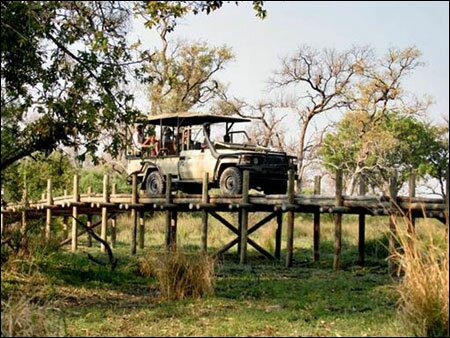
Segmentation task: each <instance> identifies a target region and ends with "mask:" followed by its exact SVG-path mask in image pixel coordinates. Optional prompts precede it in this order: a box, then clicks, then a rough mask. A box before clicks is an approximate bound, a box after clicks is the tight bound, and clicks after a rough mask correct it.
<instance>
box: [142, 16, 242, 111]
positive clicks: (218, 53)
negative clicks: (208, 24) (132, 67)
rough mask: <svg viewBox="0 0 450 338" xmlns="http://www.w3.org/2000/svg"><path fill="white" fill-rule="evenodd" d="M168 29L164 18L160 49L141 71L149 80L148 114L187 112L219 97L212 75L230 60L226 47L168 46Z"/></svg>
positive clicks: (231, 55) (219, 90)
mask: <svg viewBox="0 0 450 338" xmlns="http://www.w3.org/2000/svg"><path fill="white" fill-rule="evenodd" d="M169 27H170V21H169V20H167V19H166V20H164V21H162V22H161V23H160V24H159V25H158V28H157V29H158V32H159V36H160V38H161V42H162V47H161V50H159V51H158V52H155V53H154V55H153V57H152V60H151V62H149V63H148V64H147V65H146V68H145V71H146V73H147V74H148V75H149V76H150V77H151V78H152V79H153V80H152V82H151V83H150V85H149V99H150V103H151V110H150V111H151V114H152V115H156V114H162V113H175V112H179V111H188V110H190V109H191V108H192V107H193V106H195V105H197V104H205V103H207V102H208V101H210V100H211V99H213V98H215V97H217V96H219V95H220V94H221V92H222V90H223V85H222V84H220V83H219V82H218V81H217V80H215V79H214V78H213V77H214V74H215V73H216V72H218V71H219V70H221V69H223V67H224V65H225V64H226V63H227V62H229V61H230V60H232V59H233V58H234V56H233V54H232V52H231V50H230V48H228V47H226V46H223V47H209V46H208V44H207V43H206V42H197V43H189V42H186V41H179V42H177V43H172V44H171V43H169V41H168V40H167V33H168V32H169Z"/></svg>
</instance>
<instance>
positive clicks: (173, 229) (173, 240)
mask: <svg viewBox="0 0 450 338" xmlns="http://www.w3.org/2000/svg"><path fill="white" fill-rule="evenodd" d="M177 223H178V212H177V211H176V210H172V212H171V219H170V246H171V248H172V250H176V248H177Z"/></svg>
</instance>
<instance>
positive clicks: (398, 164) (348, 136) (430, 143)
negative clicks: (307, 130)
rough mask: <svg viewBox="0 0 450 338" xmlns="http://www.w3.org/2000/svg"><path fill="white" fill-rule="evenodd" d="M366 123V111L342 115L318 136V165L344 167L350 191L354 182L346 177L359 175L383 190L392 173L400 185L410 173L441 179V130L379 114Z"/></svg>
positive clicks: (444, 157)
mask: <svg viewBox="0 0 450 338" xmlns="http://www.w3.org/2000/svg"><path fill="white" fill-rule="evenodd" d="M375 116H377V115H375ZM371 121H372V120H371V117H370V115H369V114H368V113H367V112H363V111H358V112H348V113H347V114H346V115H345V116H344V118H343V119H342V120H341V121H340V122H339V123H338V124H337V126H336V130H335V131H334V132H330V133H327V134H326V135H325V137H324V141H323V144H322V147H321V150H320V155H321V156H322V157H323V160H324V164H325V166H326V167H327V168H328V169H330V170H332V171H334V170H335V168H337V167H342V168H344V171H345V173H346V174H347V177H348V178H349V181H350V183H349V185H350V187H349V188H350V189H353V186H352V182H353V183H354V182H355V180H354V179H352V178H354V177H353V176H352V175H355V174H358V175H364V176H365V177H366V179H368V181H369V182H370V183H371V184H372V185H374V186H377V187H383V186H384V185H385V184H387V183H388V179H389V176H391V175H392V172H393V170H394V169H395V170H397V171H399V174H400V180H399V183H400V184H401V183H402V182H404V181H405V180H406V179H407V178H408V177H409V175H410V173H411V170H412V169H414V170H417V171H418V173H419V175H421V176H425V175H427V174H428V175H431V176H432V177H435V178H437V179H443V178H444V177H445V168H447V166H448V147H447V146H446V144H447V143H446V137H448V136H446V135H447V134H446V132H445V130H444V129H443V128H440V127H436V126H433V125H429V124H427V123H425V122H422V121H421V120H419V119H418V118H416V117H414V116H410V115H406V116H405V115H402V114H400V113H397V112H394V111H392V112H386V113H384V117H383V118H381V119H379V122H378V123H372V122H371Z"/></svg>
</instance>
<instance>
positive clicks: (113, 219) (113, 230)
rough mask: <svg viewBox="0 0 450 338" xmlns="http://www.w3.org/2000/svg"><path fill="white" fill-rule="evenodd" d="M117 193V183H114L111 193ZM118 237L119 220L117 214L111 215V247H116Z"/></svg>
mask: <svg viewBox="0 0 450 338" xmlns="http://www.w3.org/2000/svg"><path fill="white" fill-rule="evenodd" d="M115 194H117V184H116V183H113V185H112V189H111V195H115ZM116 239H117V221H116V216H113V217H111V248H113V249H114V248H115V247H116Z"/></svg>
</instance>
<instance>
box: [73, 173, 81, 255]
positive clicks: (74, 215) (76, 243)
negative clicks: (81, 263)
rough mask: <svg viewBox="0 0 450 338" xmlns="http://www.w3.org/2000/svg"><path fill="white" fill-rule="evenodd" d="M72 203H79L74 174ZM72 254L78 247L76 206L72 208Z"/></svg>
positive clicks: (77, 187) (76, 181) (76, 180)
mask: <svg viewBox="0 0 450 338" xmlns="http://www.w3.org/2000/svg"><path fill="white" fill-rule="evenodd" d="M73 201H74V202H79V201H80V192H79V186H78V175H77V174H75V175H74V176H73ZM72 217H73V219H72V252H75V251H77V247H78V229H77V226H78V224H77V221H76V220H75V219H76V218H78V209H77V207H76V206H74V207H72Z"/></svg>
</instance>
